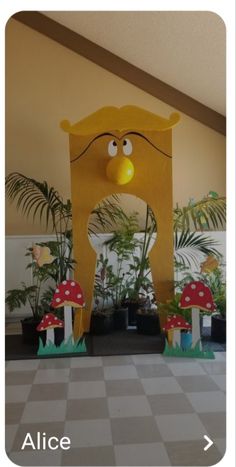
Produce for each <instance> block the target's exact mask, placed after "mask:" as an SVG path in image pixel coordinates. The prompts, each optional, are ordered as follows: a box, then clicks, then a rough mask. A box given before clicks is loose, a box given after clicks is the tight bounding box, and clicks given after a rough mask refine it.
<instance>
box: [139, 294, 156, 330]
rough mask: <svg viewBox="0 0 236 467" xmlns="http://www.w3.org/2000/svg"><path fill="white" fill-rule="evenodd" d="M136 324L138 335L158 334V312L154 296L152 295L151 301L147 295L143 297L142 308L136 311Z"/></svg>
mask: <svg viewBox="0 0 236 467" xmlns="http://www.w3.org/2000/svg"><path fill="white" fill-rule="evenodd" d="M136 322H137V332H138V334H148V335H154V334H160V332H161V327H160V319H159V312H158V309H157V305H156V301H155V296H154V294H153V295H152V299H150V297H149V296H148V295H147V296H146V297H145V302H144V303H143V305H142V307H140V308H139V309H138V310H137V313H136Z"/></svg>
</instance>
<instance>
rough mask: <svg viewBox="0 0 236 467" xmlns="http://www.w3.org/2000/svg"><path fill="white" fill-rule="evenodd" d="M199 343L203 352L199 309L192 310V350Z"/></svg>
mask: <svg viewBox="0 0 236 467" xmlns="http://www.w3.org/2000/svg"><path fill="white" fill-rule="evenodd" d="M198 342H199V348H200V350H202V343H201V334H200V313H199V309H198V308H192V348H194V347H195V345H196V344H197V343H198Z"/></svg>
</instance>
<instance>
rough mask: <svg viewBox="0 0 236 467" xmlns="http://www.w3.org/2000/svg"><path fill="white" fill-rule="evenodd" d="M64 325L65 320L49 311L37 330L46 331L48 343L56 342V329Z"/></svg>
mask: <svg viewBox="0 0 236 467" xmlns="http://www.w3.org/2000/svg"><path fill="white" fill-rule="evenodd" d="M63 327H64V323H63V321H61V320H60V319H59V318H57V316H55V315H53V313H47V314H46V315H45V316H44V317H43V319H42V321H41V322H40V323H39V325H38V326H37V328H36V329H37V331H46V344H49V342H51V343H52V344H54V337H55V336H54V329H55V328H63Z"/></svg>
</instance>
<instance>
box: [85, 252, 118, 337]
mask: <svg viewBox="0 0 236 467" xmlns="http://www.w3.org/2000/svg"><path fill="white" fill-rule="evenodd" d="M110 268H111V266H109V265H108V259H107V258H105V257H104V255H103V254H100V256H99V258H98V261H97V269H98V271H97V273H96V275H95V287H94V308H93V312H92V316H91V324H90V332H91V334H109V333H110V332H112V331H113V329H114V318H113V315H114V312H113V310H112V304H111V290H110V285H109V284H108V282H107V277H108V276H109V270H110Z"/></svg>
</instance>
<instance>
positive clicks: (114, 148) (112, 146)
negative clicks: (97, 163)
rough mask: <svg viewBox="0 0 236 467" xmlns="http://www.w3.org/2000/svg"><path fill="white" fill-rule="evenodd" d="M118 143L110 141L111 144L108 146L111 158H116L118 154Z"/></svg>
mask: <svg viewBox="0 0 236 467" xmlns="http://www.w3.org/2000/svg"><path fill="white" fill-rule="evenodd" d="M117 150H118V148H117V143H116V142H115V140H114V139H113V140H112V141H110V143H109V144H108V154H109V156H111V157H114V156H116V154H117Z"/></svg>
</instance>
